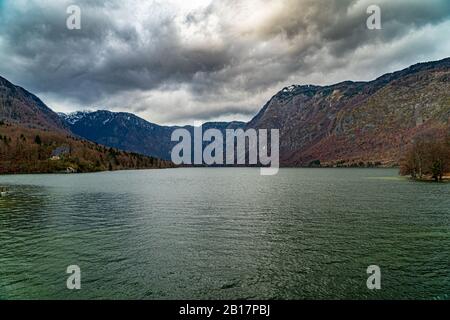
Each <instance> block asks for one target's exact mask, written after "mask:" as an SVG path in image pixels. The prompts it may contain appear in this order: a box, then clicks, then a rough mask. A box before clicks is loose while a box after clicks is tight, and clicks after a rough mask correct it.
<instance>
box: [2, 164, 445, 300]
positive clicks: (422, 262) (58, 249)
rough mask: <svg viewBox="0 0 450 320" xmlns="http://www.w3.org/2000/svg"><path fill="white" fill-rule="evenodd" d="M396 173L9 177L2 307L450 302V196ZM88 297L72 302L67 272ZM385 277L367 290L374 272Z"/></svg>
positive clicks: (313, 171)
mask: <svg viewBox="0 0 450 320" xmlns="http://www.w3.org/2000/svg"><path fill="white" fill-rule="evenodd" d="M396 175H397V172H396V170H381V169H374V170H370V169H364V170H361V169H343V170H333V169H330V170H328V169H320V170H316V169H283V170H281V171H280V174H279V175H277V176H274V177H261V176H260V175H259V171H258V170H257V169H174V170H150V171H129V172H115V173H97V174H85V175H28V176H25V175H19V176H1V177H0V184H1V185H8V188H9V189H10V191H11V193H10V195H8V197H6V198H0V299H13V298H32V299H36V298H60V299H73V298H138V299H176V298H184V299H201V298H216V299H221V298H239V299H269V298H271V299H303V298H309V299H311V298H317V299H329V298H332V299H337V298H363V299H365V298H422V299H433V298H442V299H444V298H448V296H446V294H448V292H450V276H449V274H450V270H449V269H450V268H449V256H450V197H449V195H450V184H423V183H414V182H411V181H408V180H405V179H397V178H396ZM72 264H77V265H79V266H80V267H81V272H82V289H81V290H80V291H76V292H74V291H69V290H67V289H66V287H65V284H66V279H67V275H66V273H65V271H66V268H67V266H68V265H72ZM372 264H376V265H379V266H380V267H381V269H382V290H381V291H376V292H372V291H368V290H367V287H366V280H367V274H366V269H367V267H368V266H369V265H372Z"/></svg>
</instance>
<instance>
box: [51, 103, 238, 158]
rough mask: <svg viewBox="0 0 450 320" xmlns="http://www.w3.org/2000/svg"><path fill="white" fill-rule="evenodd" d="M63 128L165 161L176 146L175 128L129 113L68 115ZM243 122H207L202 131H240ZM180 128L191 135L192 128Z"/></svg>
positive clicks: (93, 139)
mask: <svg viewBox="0 0 450 320" xmlns="http://www.w3.org/2000/svg"><path fill="white" fill-rule="evenodd" d="M60 117H61V119H62V120H63V121H64V123H65V125H66V126H67V127H68V128H69V129H70V130H71V131H72V132H73V133H74V134H76V135H78V136H80V137H83V138H85V139H88V140H90V141H95V142H97V143H100V144H103V145H107V146H111V147H115V148H119V149H122V150H128V151H132V152H137V153H140V154H145V155H149V156H154V157H158V158H161V159H166V160H169V159H170V158H171V155H170V154H171V150H172V148H173V146H174V145H175V144H176V143H177V142H172V141H171V135H172V132H173V131H174V130H175V129H178V128H181V127H177V126H159V125H157V124H154V123H151V122H148V121H146V120H144V119H141V118H139V117H137V116H135V115H134V114H131V113H123V112H117V113H116V112H111V111H106V110H100V111H94V112H86V111H79V112H75V113H72V114H67V115H66V114H60ZM244 126H245V123H244V122H237V121H236V122H230V123H228V122H209V123H205V124H204V125H203V130H207V129H210V128H215V129H219V130H221V131H222V132H224V131H225V130H226V129H228V128H230V129H235V128H243V127H244ZM183 128H185V129H187V130H189V131H190V132H193V126H184V127H183Z"/></svg>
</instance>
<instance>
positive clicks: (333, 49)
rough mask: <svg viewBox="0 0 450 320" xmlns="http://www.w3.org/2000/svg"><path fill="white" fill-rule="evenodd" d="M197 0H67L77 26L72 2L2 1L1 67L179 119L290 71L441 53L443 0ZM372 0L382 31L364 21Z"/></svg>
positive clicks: (47, 90) (62, 104) (74, 102)
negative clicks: (72, 26)
mask: <svg viewBox="0 0 450 320" xmlns="http://www.w3.org/2000/svg"><path fill="white" fill-rule="evenodd" d="M193 2H194V3H196V1H193ZM198 2H201V3H200V5H192V7H189V6H188V7H187V4H186V2H185V1H181V0H180V1H178V0H172V1H169V2H157V1H148V2H143V1H134V0H128V1H119V0H110V1H103V2H101V1H93V0H91V1H87V0H84V1H77V2H76V3H77V4H78V5H79V6H80V7H81V10H82V29H81V30H68V29H67V28H66V18H67V16H68V15H67V14H66V8H67V7H68V6H69V5H70V4H73V2H69V1H15V2H8V3H3V5H2V6H0V10H1V11H0V59H1V61H2V64H1V66H0V74H1V75H3V76H5V77H8V78H9V79H10V80H12V81H14V82H16V83H18V84H20V85H23V86H25V87H27V88H28V89H30V90H31V91H33V92H35V93H38V94H40V95H42V96H43V98H44V100H46V101H50V102H51V103H52V105H50V106H51V107H53V108H55V109H70V108H71V106H73V107H75V108H76V107H79V106H85V107H92V106H94V107H95V106H98V105H102V106H103V107H106V108H113V109H121V110H123V111H130V112H138V113H139V114H141V115H145V116H146V117H149V118H151V119H150V120H155V121H163V122H173V121H175V122H178V121H183V119H185V120H188V119H189V120H190V119H194V118H198V119H199V120H208V119H213V118H220V117H226V116H229V115H237V116H239V115H240V116H242V117H248V116H249V115H251V114H253V113H254V112H256V111H257V110H258V109H259V108H260V107H261V105H262V104H263V103H264V102H265V99H267V98H269V97H270V96H271V95H272V94H274V93H275V91H276V90H278V89H280V88H281V86H284V85H288V84H290V82H294V81H295V82H301V83H306V82H315V83H319V84H320V83H329V82H330V81H340V80H346V79H352V78H353V77H355V76H359V75H364V76H361V77H363V78H364V77H371V76H374V75H378V74H380V73H381V72H387V71H392V70H390V69H389V68H390V67H394V66H395V67H398V66H406V65H407V64H409V63H412V62H418V61H419V60H421V59H427V58H436V57H437V56H439V55H441V56H440V57H444V56H445V55H450V52H449V51H448V50H450V48H449V47H448V46H445V41H446V39H447V35H446V34H445V33H444V32H442V30H444V29H445V27H448V25H449V24H448V22H449V19H450V1H447V0H429V1H419V0H398V1H386V0H383V1H366V0H359V1H356V0H314V1H313V0H284V1H275V0H274V1H260V0H244V1H233V0H221V1H211V2H210V3H206V2H207V1H200V0H199V1H198ZM372 4H376V5H379V6H380V7H381V9H382V26H383V29H382V30H377V31H372V30H368V29H367V27H366V19H367V17H368V15H367V13H366V9H367V7H368V6H369V5H372ZM424 32H428V33H430V35H429V36H428V39H429V42H427V43H423V39H427V37H426V35H424ZM440 41H441V42H442V43H440ZM420 43H422V45H420ZM355 80H357V79H355ZM45 98H47V99H45ZM124 109H126V110H124Z"/></svg>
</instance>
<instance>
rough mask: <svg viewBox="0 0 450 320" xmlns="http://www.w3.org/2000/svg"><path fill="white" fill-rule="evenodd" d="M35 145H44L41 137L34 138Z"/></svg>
mask: <svg viewBox="0 0 450 320" xmlns="http://www.w3.org/2000/svg"><path fill="white" fill-rule="evenodd" d="M34 143H36V144H38V145H41V144H42V140H41V137H40V136H39V135H37V136H36V137H35V138H34Z"/></svg>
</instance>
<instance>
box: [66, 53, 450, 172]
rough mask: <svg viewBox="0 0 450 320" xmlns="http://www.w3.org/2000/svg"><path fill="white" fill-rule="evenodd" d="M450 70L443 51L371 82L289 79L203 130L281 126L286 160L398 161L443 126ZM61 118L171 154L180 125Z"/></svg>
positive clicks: (92, 115) (144, 150)
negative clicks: (235, 117) (252, 110)
mask: <svg viewBox="0 0 450 320" xmlns="http://www.w3.org/2000/svg"><path fill="white" fill-rule="evenodd" d="M449 77H450V58H447V59H444V60H441V61H435V62H428V63H420V64H416V65H414V66H411V67H409V68H407V69H405V70H402V71H398V72H394V73H390V74H386V75H383V76H381V77H380V78H378V79H376V80H374V81H369V82H352V81H346V82H342V83H338V84H335V85H330V86H314V85H303V86H301V85H292V86H290V87H286V88H284V89H283V90H281V91H280V92H278V93H277V94H276V95H275V96H273V97H272V98H271V99H270V100H269V101H268V102H267V103H266V104H265V106H264V107H263V108H262V109H261V111H260V112H259V113H258V114H257V115H256V116H255V117H254V118H253V119H252V120H251V121H250V122H249V123H247V124H244V123H242V122H232V123H206V124H204V130H206V129H209V128H218V129H220V130H221V131H224V130H225V129H226V128H232V129H236V128H244V129H250V128H254V129H279V130H280V158H281V159H280V160H281V164H282V165H284V166H309V165H313V164H314V165H317V164H318V163H320V164H321V165H325V166H355V165H358V166H367V165H386V166H391V165H396V164H397V163H398V161H399V159H400V157H401V154H402V152H403V149H404V148H405V146H407V145H408V144H409V142H410V141H411V140H412V139H413V137H414V136H415V135H416V134H418V133H420V132H421V131H423V130H426V129H427V128H429V127H439V128H443V127H446V126H447V125H448V123H449V119H450V82H449ZM61 118H62V120H63V122H64V126H66V127H68V128H69V129H70V130H71V131H72V132H73V133H75V134H76V135H79V136H81V137H84V138H86V139H88V140H91V141H95V142H97V143H101V144H104V145H107V146H112V147H116V148H120V149H124V150H130V151H133V152H137V153H141V154H146V155H152V156H157V157H160V158H163V159H170V152H171V149H172V147H173V145H174V143H172V142H171V141H170V136H171V133H172V132H173V130H174V129H176V128H179V127H167V126H159V125H156V124H153V123H150V122H147V121H145V120H143V119H141V118H139V117H137V116H135V115H133V114H129V113H113V112H109V111H96V112H77V113H74V114H71V115H61ZM184 128H187V129H188V130H190V131H191V132H192V130H193V128H192V126H186V127H184Z"/></svg>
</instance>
